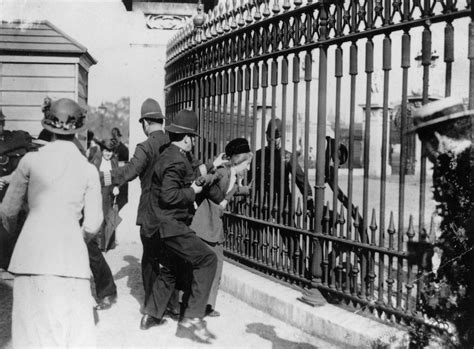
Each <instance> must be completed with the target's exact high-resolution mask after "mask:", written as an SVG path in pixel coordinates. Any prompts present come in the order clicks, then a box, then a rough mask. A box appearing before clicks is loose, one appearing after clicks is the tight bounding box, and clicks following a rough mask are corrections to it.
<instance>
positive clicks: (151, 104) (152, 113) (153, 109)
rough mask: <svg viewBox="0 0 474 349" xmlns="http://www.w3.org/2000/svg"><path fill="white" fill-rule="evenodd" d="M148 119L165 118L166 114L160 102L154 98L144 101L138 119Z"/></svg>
mask: <svg viewBox="0 0 474 349" xmlns="http://www.w3.org/2000/svg"><path fill="white" fill-rule="evenodd" d="M143 119H146V120H165V119H166V118H165V116H164V115H163V113H162V111H161V107H160V104H159V103H158V102H157V101H155V100H154V99H153V98H148V99H146V100H145V102H143V104H142V109H141V116H140V119H139V120H138V121H140V122H141V121H142V120H143Z"/></svg>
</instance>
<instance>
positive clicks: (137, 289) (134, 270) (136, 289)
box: [114, 255, 144, 305]
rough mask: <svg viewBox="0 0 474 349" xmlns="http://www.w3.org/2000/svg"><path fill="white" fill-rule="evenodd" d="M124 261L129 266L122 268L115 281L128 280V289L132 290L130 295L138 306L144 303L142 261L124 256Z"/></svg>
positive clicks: (115, 276)
mask: <svg viewBox="0 0 474 349" xmlns="http://www.w3.org/2000/svg"><path fill="white" fill-rule="evenodd" d="M123 260H124V261H126V262H127V263H128V265H126V266H124V267H122V269H120V270H119V271H118V272H117V273H116V274H115V275H114V280H120V279H122V278H124V277H128V279H127V287H128V288H129V289H130V294H131V295H132V296H133V297H134V298H135V299H136V300H137V302H138V304H139V305H141V304H142V303H143V296H144V291H143V286H142V269H141V264H140V260H139V259H138V258H137V257H134V256H130V255H128V256H124V257H123Z"/></svg>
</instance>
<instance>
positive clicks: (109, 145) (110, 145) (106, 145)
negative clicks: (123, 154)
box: [98, 139, 117, 151]
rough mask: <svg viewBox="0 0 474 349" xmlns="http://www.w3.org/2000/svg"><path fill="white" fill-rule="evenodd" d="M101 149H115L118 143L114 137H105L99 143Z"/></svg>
mask: <svg viewBox="0 0 474 349" xmlns="http://www.w3.org/2000/svg"><path fill="white" fill-rule="evenodd" d="M98 145H99V147H100V149H101V150H104V149H105V150H108V151H113V150H114V149H115V147H116V146H117V143H116V142H115V141H114V140H113V139H104V140H102V141H100V142H99V143H98Z"/></svg>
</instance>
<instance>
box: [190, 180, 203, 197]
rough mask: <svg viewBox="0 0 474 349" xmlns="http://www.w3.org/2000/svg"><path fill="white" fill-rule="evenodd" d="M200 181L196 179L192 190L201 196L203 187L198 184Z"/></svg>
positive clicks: (192, 184)
mask: <svg viewBox="0 0 474 349" xmlns="http://www.w3.org/2000/svg"><path fill="white" fill-rule="evenodd" d="M198 179H199V178H198ZM198 179H196V180H195V181H194V182H193V183H191V189H192V190H194V192H195V193H196V194H199V193H200V192H202V185H199V184H197V180H198Z"/></svg>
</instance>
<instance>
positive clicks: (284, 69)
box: [278, 56, 288, 223]
mask: <svg viewBox="0 0 474 349" xmlns="http://www.w3.org/2000/svg"><path fill="white" fill-rule="evenodd" d="M281 84H282V107H281V123H282V125H285V126H286V109H287V98H288V97H287V93H288V91H287V89H288V56H283V59H282V61H281ZM285 152H286V130H285V132H282V133H281V154H285ZM280 173H281V174H283V173H285V162H284V161H280ZM279 184H280V190H279V193H280V204H279V215H280V220H279V221H278V222H280V223H284V222H287V221H286V217H285V215H284V210H285V204H286V193H285V176H280V183H279Z"/></svg>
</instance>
